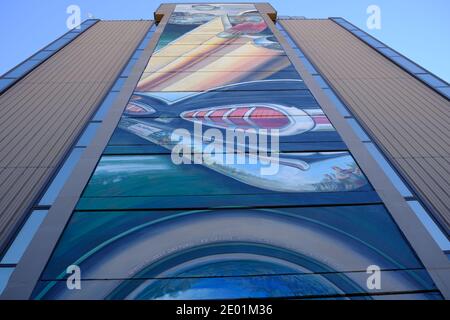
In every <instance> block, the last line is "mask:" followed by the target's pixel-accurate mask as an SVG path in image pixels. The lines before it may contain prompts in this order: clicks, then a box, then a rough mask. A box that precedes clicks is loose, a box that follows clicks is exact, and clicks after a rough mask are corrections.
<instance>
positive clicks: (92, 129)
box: [77, 122, 101, 147]
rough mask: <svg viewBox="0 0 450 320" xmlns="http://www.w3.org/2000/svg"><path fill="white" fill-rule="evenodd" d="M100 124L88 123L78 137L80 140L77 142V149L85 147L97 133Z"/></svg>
mask: <svg viewBox="0 0 450 320" xmlns="http://www.w3.org/2000/svg"><path fill="white" fill-rule="evenodd" d="M100 125H101V123H98V122H92V123H89V124H88V126H87V127H86V129H85V130H84V132H83V134H82V135H81V137H80V140H78V142H77V147H87V146H88V145H89V144H90V143H91V141H92V139H93V138H94V136H95V133H96V132H97V129H98V128H99V127H100Z"/></svg>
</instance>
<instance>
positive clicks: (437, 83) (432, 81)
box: [417, 73, 447, 87]
mask: <svg viewBox="0 0 450 320" xmlns="http://www.w3.org/2000/svg"><path fill="white" fill-rule="evenodd" d="M417 76H418V77H419V78H420V79H422V80H423V81H425V82H426V83H427V84H429V85H430V86H432V87H445V86H446V85H447V84H446V83H445V82H443V81H441V80H439V79H438V78H436V77H435V76H433V75H431V74H429V73H425V74H417Z"/></svg>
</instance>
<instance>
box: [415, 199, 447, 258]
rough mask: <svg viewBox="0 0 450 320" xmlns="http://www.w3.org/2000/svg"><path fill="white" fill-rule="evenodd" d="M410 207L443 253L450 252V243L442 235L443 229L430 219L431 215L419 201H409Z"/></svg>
mask: <svg viewBox="0 0 450 320" xmlns="http://www.w3.org/2000/svg"><path fill="white" fill-rule="evenodd" d="M408 205H409V206H410V207H411V209H413V211H414V213H415V214H416V216H417V217H418V218H419V219H420V221H421V222H422V224H423V225H424V226H425V228H426V229H427V230H428V232H429V233H430V234H431V236H432V237H433V239H434V240H435V241H436V243H437V244H438V245H439V247H440V248H441V250H442V251H448V250H450V241H449V240H448V239H447V237H446V236H445V235H444V234H443V233H442V231H441V229H439V227H438V226H437V225H436V223H435V222H434V221H433V219H431V218H430V216H429V214H428V213H427V212H426V211H425V209H424V208H423V207H422V205H421V204H420V203H419V202H418V201H408Z"/></svg>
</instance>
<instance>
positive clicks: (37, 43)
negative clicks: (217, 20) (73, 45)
mask: <svg viewBox="0 0 450 320" xmlns="http://www.w3.org/2000/svg"><path fill="white" fill-rule="evenodd" d="M161 2H177V1H155V0H114V1H111V0H109V1H107V0H95V1H94V0H58V1H55V0H27V1H25V0H14V1H2V2H1V4H0V42H1V51H0V54H1V56H0V74H3V73H4V72H6V71H7V70H9V69H11V68H12V67H14V66H15V65H17V64H18V63H20V62H21V61H22V60H24V59H26V58H27V57H29V56H30V55H31V54H33V53H34V52H36V51H37V50H39V49H40V48H42V47H43V46H45V45H46V44H48V43H49V42H51V41H52V40H54V39H55V38H56V37H58V36H60V35H61V34H63V33H64V32H66V31H67V27H66V20H67V18H68V14H67V13H66V9H67V7H68V6H69V5H72V4H75V5H78V6H79V7H80V8H81V15H82V20H84V19H86V18H87V17H88V14H93V15H94V16H95V17H96V18H101V19H151V18H152V17H153V12H154V10H155V9H156V8H157V7H158V5H159V4H160V3H161ZM179 2H182V1H179ZM193 2H208V1H199V0H197V1H193ZM224 2H226V1H224ZM235 2H237V1H235ZM264 2H267V1H264ZM269 2H270V3H271V4H272V5H273V7H274V8H275V9H276V10H277V11H278V14H279V15H297V16H305V17H307V18H326V17H330V16H342V17H344V18H346V19H348V20H349V21H351V22H353V23H354V24H355V25H357V26H358V27H360V28H361V29H363V30H365V31H367V32H369V33H370V34H372V35H373V36H375V37H376V38H378V39H380V40H381V41H383V42H385V43H386V44H387V45H389V46H391V47H393V48H394V49H396V50H398V51H399V52H401V53H403V54H404V55H405V56H407V57H408V58H410V59H412V60H414V61H416V62H417V63H419V64H420V65H422V66H423V67H425V68H427V69H428V70H430V71H431V72H433V73H435V74H436V75H438V76H440V77H441V78H443V79H445V80H447V81H448V82H450V62H449V57H450V41H449V35H450V1H448V0H395V1H393V0H369V1H368V0H341V1H336V0H296V1H293V0H291V1H286V0H284V1H280V0H272V1H269ZM369 5H377V6H379V7H380V8H381V19H382V20H381V21H382V28H381V30H368V29H367V27H366V20H367V18H368V15H367V13H366V9H367V7H368V6H369Z"/></svg>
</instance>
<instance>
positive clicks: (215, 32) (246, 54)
mask: <svg viewBox="0 0 450 320" xmlns="http://www.w3.org/2000/svg"><path fill="white" fill-rule="evenodd" d="M269 79H300V77H299V75H298V73H297V72H296V71H295V70H294V68H293V67H292V65H291V63H290V61H289V59H288V58H287V56H286V55H285V53H284V51H283V49H282V47H281V46H280V44H279V43H278V41H277V40H276V39H275V37H274V35H273V33H272V32H271V31H270V29H269V28H268V26H267V24H266V22H265V21H264V19H263V18H262V16H261V15H260V14H259V13H258V12H257V10H256V9H255V7H254V5H251V4H249V5H239V4H238V5H225V4H224V5H220V4H219V5H177V7H176V9H175V11H174V13H173V14H172V16H171V18H170V21H169V23H168V25H167V26H166V28H165V29H164V32H163V34H162V36H161V38H160V40H159V43H158V47H157V49H156V52H155V53H154V54H153V56H152V58H151V59H150V61H149V63H148V65H147V67H146V69H145V71H144V74H143V75H142V77H141V79H140V81H139V83H138V85H137V88H136V91H137V92H152V91H174V92H179V91H205V90H210V89H213V88H218V87H222V86H224V85H229V84H235V83H241V82H248V81H257V80H269Z"/></svg>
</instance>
